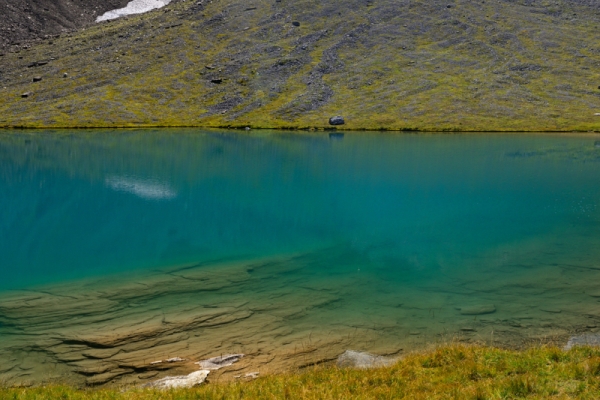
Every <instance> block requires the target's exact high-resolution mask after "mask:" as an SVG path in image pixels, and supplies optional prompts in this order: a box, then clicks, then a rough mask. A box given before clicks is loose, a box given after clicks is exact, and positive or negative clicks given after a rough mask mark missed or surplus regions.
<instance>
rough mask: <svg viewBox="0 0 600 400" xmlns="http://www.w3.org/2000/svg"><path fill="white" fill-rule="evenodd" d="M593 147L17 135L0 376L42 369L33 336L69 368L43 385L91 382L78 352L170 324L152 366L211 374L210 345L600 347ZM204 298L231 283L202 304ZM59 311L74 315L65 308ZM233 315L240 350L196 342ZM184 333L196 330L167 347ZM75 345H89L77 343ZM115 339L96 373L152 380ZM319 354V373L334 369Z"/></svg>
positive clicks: (5, 137)
mask: <svg viewBox="0 0 600 400" xmlns="http://www.w3.org/2000/svg"><path fill="white" fill-rule="evenodd" d="M597 140H598V138H597V137H594V136H572V137H569V136H552V135H532V134H529V135H516V134H511V135H490V134H486V135H478V134H460V135H444V134H380V133H345V134H340V133H336V134H329V133H299V134H290V133H283V132H271V131H266V132H263V131H261V132H251V133H249V134H246V133H239V132H230V131H202V130H144V131H108V130H107V131H93V132H88V131H48V132H46V131H45V132H33V133H30V132H25V133H23V132H11V131H9V132H4V133H2V134H0V205H1V207H0V273H1V275H2V279H0V292H1V293H3V295H4V296H5V297H4V299H5V300H0V336H2V337H4V338H5V339H9V340H0V341H3V342H4V343H8V342H10V343H11V346H10V349H5V350H4V353H2V349H0V357H6V359H8V358H11V359H13V358H17V359H24V358H23V357H21V356H20V355H19V354H22V353H20V352H24V351H26V350H25V349H26V348H27V349H29V350H27V351H29V352H28V353H27V354H31V353H30V349H31V343H30V342H28V341H27V340H25V339H23V335H22V333H23V332H29V333H30V334H31V335H32V336H33V337H35V340H37V342H36V345H37V346H38V347H41V348H45V350H44V351H42V352H41V353H40V354H42V353H43V358H44V357H45V358H44V362H45V363H46V364H50V363H54V364H55V365H56V364H61V366H60V367H56V366H55V367H53V368H58V369H57V370H56V371H57V372H56V371H55V372H56V374H55V375H52V374H49V373H47V376H53V377H54V378H53V379H59V378H61V379H62V378H65V377H66V376H69V374H73V373H75V374H76V373H77V371H79V372H81V368H84V367H82V365H81V363H84V364H85V368H88V367H90V366H89V365H88V364H89V363H93V362H96V363H97V362H98V361H97V360H98V359H99V358H97V357H96V358H95V357H88V356H81V354H84V353H85V351H86V350H85V346H88V347H90V346H91V348H94V346H96V347H97V345H98V342H93V340H100V339H98V338H99V337H100V336H102V332H105V333H106V335H109V336H110V335H111V334H113V335H114V333H110V332H116V331H115V329H117V328H118V329H117V330H118V331H119V332H121V331H122V332H123V335H125V336H127V335H129V336H127V337H132V335H133V334H131V333H129V334H128V333H127V332H128V330H129V331H132V330H135V329H137V328H134V326H137V325H136V324H138V323H140V324H141V323H142V322H140V321H151V320H152V321H153V318H158V316H159V315H160V316H161V317H160V318H162V319H160V321H162V322H160V323H159V322H156V324H158V325H152V323H150V322H148V324H150V325H148V326H152V327H153V328H152V327H150V328H147V329H149V330H150V331H151V332H154V333H153V334H152V335H149V336H148V337H153V338H156V337H157V336H160V337H169V338H171V339H172V340H170V341H169V340H167V342H168V343H163V342H164V341H163V342H160V343H162V344H156V343H152V344H148V346H147V349H150V348H153V349H154V351H156V349H157V348H160V346H162V345H164V346H167V347H165V350H164V352H165V353H164V354H165V356H168V355H173V352H177V353H178V354H182V352H185V351H187V352H188V353H187V356H189V357H194V356H198V357H199V356H200V355H209V354H211V351H213V349H214V346H217V345H216V344H214V343H213V344H211V345H210V346H209V345H208V344H207V343H206V342H205V343H204V344H202V343H201V342H197V343H196V342H194V339H193V338H194V337H200V336H202V337H203V338H204V339H206V340H207V341H210V340H208V339H207V338H211V337H212V336H210V335H211V334H212V335H213V336H215V335H216V336H215V338H216V337H217V336H219V337H220V338H221V339H220V341H219V345H218V346H221V347H220V350H219V351H233V350H235V348H236V346H237V347H238V348H239V349H241V350H244V351H246V352H251V351H255V354H258V355H256V356H255V359H256V360H259V359H260V357H262V356H265V354H267V353H268V354H271V355H273V357H272V359H271V361H268V362H267V361H264V362H263V361H261V362H262V363H263V364H261V365H265V366H266V365H270V364H269V363H272V364H273V365H275V364H276V363H277V362H280V361H281V360H284V359H286V358H285V354H291V353H293V352H292V350H291V349H292V348H294V351H296V349H297V346H299V345H306V343H307V340H309V339H307V338H310V342H311V343H312V342H313V341H315V343H316V342H318V341H319V340H321V342H320V346H326V345H327V346H329V347H330V348H335V351H337V350H340V349H342V348H357V347H360V349H362V350H371V351H377V350H379V352H388V353H397V352H399V351H407V350H409V349H411V348H414V347H415V346H417V347H418V346H419V345H424V344H425V343H428V342H432V341H435V340H440V339H441V338H446V339H448V338H455V337H458V338H460V340H467V341H484V342H490V341H496V342H497V343H503V344H508V345H515V346H516V345H520V344H522V343H525V342H526V341H528V340H529V341H531V340H537V339H539V338H543V337H549V336H556V335H564V334H568V333H571V332H575V331H589V330H591V331H594V330H595V329H596V325H597V323H600V309H599V307H598V301H597V299H598V298H600V280H598V278H600V261H599V260H600V246H598V245H597V244H598V242H599V239H600V210H599V209H598V204H599V202H600V185H599V182H600V148H599V147H598V146H596V145H595V142H596V141H597ZM174 277H175V278H174ZM172 279H176V280H172ZM211 279H212V280H211ZM152 282H154V283H152ZM156 282H160V283H158V284H156ZM189 282H192V283H193V284H191V283H189ZM207 282H219V283H218V284H216V283H215V285H216V286H211V287H210V288H208V289H207V287H208V286H206V285H208V283H207ZM211 284H212V283H211ZM132 285H138V286H135V288H138V289H135V288H133V289H132V287H133V286H132ZM190 285H191V286H190ZM203 285H204V286H203ZM142 287H144V289H143V290H142V289H140V288H142ZM83 288H85V290H84V289H83ZM148 288H152V289H148ZM136 290H139V291H137V292H136ZM32 294H35V296H34V297H31V296H33V295H32ZM67 294H69V295H70V296H71V297H72V299H71V300H64V298H63V297H60V296H65V295H67ZM0 296H2V294H0ZM48 296H51V297H48ZM59 298H61V299H63V300H60V301H59V300H58V299H59ZM104 302H107V303H106V304H105V303H104ZM24 304H25V305H26V306H27V307H25V309H26V311H23V310H24ZM103 304H105V305H103ZM192 304H193V307H192V306H191V305H192ZM86 307H88V309H86ZM194 307H201V310H200V309H197V308H194ZM219 307H221V308H223V310H224V311H223V313H222V315H234V314H235V315H238V317H239V318H238V317H235V318H231V319H230V320H227V321H226V322H225V323H223V324H220V325H219V324H218V325H219V326H221V325H222V328H223V329H227V332H228V334H229V335H232V336H227V335H225V334H224V332H225V331H218V332H217V331H210V332H209V331H205V330H206V329H208V327H207V326H204V325H202V326H200V325H197V324H196V325H194V324H193V323H188V322H189V321H191V320H194V321H195V320H196V319H194V318H196V317H197V315H200V314H202V313H203V312H205V311H206V310H214V309H215V308H219ZM224 307H225V308H224ZM226 307H229V308H226ZM52 310H53V311H52ZM186 313H187V314H186ZM179 314H181V321H188V322H181V321H180V322H181V323H182V324H184V325H185V324H187V325H185V326H186V327H187V328H182V329H180V331H179V332H177V333H173V332H170V331H169V332H170V333H169V332H167V333H165V331H162V330H160V329H159V328H157V327H158V326H159V325H160V326H163V327H164V325H165V324H166V322H165V321H167V320H169V318H170V316H172V317H173V318H174V319H177V318H176V315H179ZM219 315H221V314H219ZM92 316H93V317H92ZM82 318H83V319H82ZM85 318H88V319H87V320H86V319H85ZM136 318H137V319H136ZM219 318H222V317H219ZM265 318H267V319H268V321H267V320H265ZM138 320H139V321H138ZM158 320H159V319H157V321H158ZM65 321H67V322H65ZM69 321H70V322H69ZM82 321H85V322H82ZM111 321H112V322H111ZM116 321H118V323H117V322H116ZM128 321H130V322H128ZM131 321H137V322H131ZM178 321H179V320H178ZM111 323H112V324H113V325H111ZM178 323H179V322H178ZM143 324H146V322H143ZM161 324H162V325H161ZM190 324H191V325H190ZM228 324H229V325H228ZM117 325H118V327H117ZM144 326H146V325H144ZM211 326H212V325H211ZM266 326H269V327H270V328H268V329H267V328H265V327H266ZM86 329H87V331H86ZM144 329H146V328H144ZM152 329H154V331H153V330H152ZM161 329H162V328H161ZM210 329H213V330H214V329H215V328H210ZM219 329H221V328H219ZM181 330H183V331H184V332H186V334H185V335H184V336H181V335H180V334H181ZM158 331H160V332H158ZM48 332H52V334H48ZM86 332H87V333H86ZM157 332H158V333H157ZM211 332H212V333H211ZM231 332H236V334H235V335H233V334H231ZM86 334H88V336H89V335H91V336H89V337H88V336H85V335H86ZM74 335H75V336H77V337H78V338H81V337H86V338H87V339H85V340H84V341H83V342H81V343H76V344H73V337H74ZM98 335H100V336H98ZM177 335H179V336H177ZM223 335H225V336H223ZM92 336H93V340H92V339H90V338H91V337H92ZM133 336H135V335H133ZM102 337H103V338H104V339H102V340H105V339H106V337H108V336H106V337H104V336H102ZM223 337H225V339H223ZM175 338H177V339H176V340H175ZM113 339H114V338H113ZM30 340H34V339H30ZM40 340H42V342H40ZM46 340H47V341H46ZM78 340H79V339H78ZM86 340H87V342H86ZM106 340H108V339H106ZM119 340H120V339H119ZM119 340H116V339H115V340H113V341H112V342H111V341H108V342H106V341H105V342H102V343H103V344H102V346H101V347H104V348H115V349H118V350H119V355H113V356H110V357H105V358H102V360H103V363H104V364H103V365H105V364H106V365H109V364H110V363H109V361H110V359H111V357H124V355H131V357H130V358H129V359H128V360H129V361H128V362H132V363H133V362H134V361H132V360H135V362H138V363H141V364H144V363H145V361H147V360H145V359H144V362H142V361H140V360H141V359H143V358H144V357H146V355H143V356H142V355H140V354H141V353H139V352H140V351H142V350H143V349H142V350H140V348H139V347H138V348H134V347H135V346H133V345H132V344H131V343H130V342H127V341H123V340H121V341H119ZM136 340H137V339H136ZM144 340H145V339H144ZM215 340H217V339H215ZM90 341H91V342H90ZM139 341H141V339H140V340H137V342H139ZM92 342H93V343H92ZM137 342H136V343H137ZM261 342H265V344H263V345H262V347H261V349H262V350H261V351H262V353H261V352H260V351H258V350H257V347H256V346H258V344H257V343H261ZM69 343H71V344H69ZM90 343H92V344H90ZM94 343H95V344H94ZM175 343H178V345H179V347H177V346H178V345H176V344H175ZM190 343H193V346H192V345H190ZM215 343H216V342H215ZM267 343H268V344H267ZM183 344H185V345H183ZM28 346H29V347H28ZM65 346H66V347H65ZM68 346H75V347H72V348H71V347H68ZM77 346H83V347H81V348H80V347H77ZM119 346H121V347H119ZM123 346H124V347H123ZM127 346H130V347H127ZM131 346H133V347H131ZM157 346H158V347H157ZM169 346H171V347H169ZM173 346H175V347H173ZM181 346H183V347H181ZM211 346H213V347H211ZM253 346H255V347H253ZM336 346H337V347H336ZM0 347H2V346H1V345H0ZM259 347H260V346H259ZM49 348H51V349H53V350H52V351H48V349H49ZM250 348H252V349H254V350H249V349H250ZM266 348H268V349H269V350H264V349H266ZM185 349H187V350H185ZM239 349H238V350H239ZM88 350H89V349H88ZM257 351H258V352H257ZM332 351H333V350H332ZM335 351H333V353H335ZM77 352H79V353H77ZM82 352H83V353H82ZM136 352H138V353H139V354H138V353H136ZM286 352H287V353H286ZM67 353H68V354H69V356H68V357H66V358H65V356H64V354H67ZM75 353H77V354H80V355H79V356H72V354H75ZM317 353H318V352H315V353H314V357H313V358H312V359H309V360H308V361H311V360H312V361H318V360H319V357H321V359H322V358H326V356H325V355H323V354H320V355H318V356H317V355H316V354H317ZM333 353H331V354H329V353H328V354H327V357H330V358H331V357H334V356H335V354H333ZM3 354H4V356H3ZM134 354H137V355H135V356H134ZM293 354H296V353H293ZM40 357H42V356H40V355H37V356H35V357H33V358H32V359H31V360H30V361H27V362H25V361H23V362H22V363H21V364H19V365H20V366H18V363H17V362H16V361H15V363H14V365H12V367H11V368H8V367H6V368H4V369H0V374H2V373H4V377H5V379H8V380H9V381H11V382H12V381H14V382H20V381H21V380H27V379H29V380H32V381H36V379H37V378H36V377H35V376H34V375H35V374H34V373H32V372H31V371H37V369H38V368H39V365H38V364H39V362H40V361H39V360H40V359H41V358H40ZM61 357H62V358H61ZM136 357H137V358H136ZM265 357H266V356H265ZM303 357H306V356H303ZM267 358H268V357H267ZM309 358H310V357H309ZM288 359H290V360H294V361H293V362H292V361H290V362H289V363H288V364H289V365H288V364H285V362H283V361H281V363H280V364H277V365H278V366H277V368H279V367H282V366H284V367H290V366H297V365H298V363H302V362H301V361H298V360H299V358H297V357H296V358H294V357H291V358H288ZM35 360H38V361H35ZM90 360H92V361H90ZM93 360H96V361H93ZM278 360H279V361H278ZM249 362H251V361H249ZM303 362H307V360H306V358H305V359H304V361H303ZM28 363H29V364H28ZM107 363H108V364H107ZM117 364H118V367H116V366H115V367H114V368H118V371H119V374H116V375H115V372H114V371H116V370H114V371H113V370H110V369H108V370H106V371H108V372H106V371H103V372H99V373H98V374H96V375H102V374H109V375H110V373H111V371H112V375H115V376H114V379H117V378H119V379H121V378H122V377H129V378H131V377H132V376H133V375H132V374H134V373H138V372H139V371H140V369H139V365H137V367H136V368H137V369H136V368H134V367H133V366H131V365H130V366H129V367H127V366H124V365H125V364H123V361H122V360H121V361H120V364H119V362H117V361H114V365H117ZM141 364H140V365H141ZM95 365H96V364H94V366H95ZM110 365H113V364H110ZM127 365H129V364H127ZM78 368H79V369H78ZM94 368H96V367H94ZM127 368H130V369H127ZM249 368H250V367H249ZM264 368H266V367H264ZM3 371H4V372H3ZM28 371H29V372H28ZM74 371H75V372H74ZM132 371H133V372H132ZM48 374H49V375H48ZM80 375H82V378H81V379H90V378H89V376H90V375H92V377H94V376H96V375H94V374H91V373H88V374H83V373H81V374H80ZM112 375H110V376H112ZM103 376H104V375H103ZM131 379H133V378H131ZM135 379H146V378H139V377H137V378H135ZM135 379H134V380H135ZM98 380H99V381H101V382H99V383H103V382H104V381H103V378H102V379H100V378H98ZM112 380H113V378H109V379H106V382H110V381H112ZM88 383H90V382H88ZM91 383H95V382H91Z"/></svg>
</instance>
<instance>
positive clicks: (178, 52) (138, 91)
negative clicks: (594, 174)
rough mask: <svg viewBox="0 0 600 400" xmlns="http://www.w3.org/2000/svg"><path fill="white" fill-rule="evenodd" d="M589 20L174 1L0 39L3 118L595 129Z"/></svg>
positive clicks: (537, 9)
mask: <svg viewBox="0 0 600 400" xmlns="http://www.w3.org/2000/svg"><path fill="white" fill-rule="evenodd" d="M599 18H600V6H598V5H597V4H596V3H594V2H590V1H584V0H577V1H572V0H569V1H567V0H556V1H553V2H547V1H545V0H544V1H542V0H529V1H514V0H500V1H494V2H473V1H471V0H456V1H452V2H450V3H448V2H447V1H445V0H444V1H442V0H411V1H397V0H368V1H365V0H344V1H340V0H333V1H328V2H325V3H323V2H319V1H316V0H298V1H290V0H277V1H274V0H251V1H240V0H233V1H228V2H226V1H223V0H212V1H208V0H200V1H197V0H194V1H192V0H184V1H175V2H172V3H171V4H170V5H168V6H166V7H164V8H162V9H160V10H156V11H153V12H149V13H147V14H142V15H136V16H130V17H125V18H121V19H117V20H113V21H110V22H103V23H100V24H97V25H94V26H91V27H89V28H87V29H85V30H80V31H78V32H74V33H67V34H63V35H61V36H60V37H59V38H55V37H53V38H51V40H50V39H49V40H42V41H39V42H36V43H32V44H31V46H29V45H28V46H25V47H23V46H21V47H18V48H12V49H9V50H8V51H7V52H5V54H4V55H3V56H1V57H0V66H1V68H0V95H1V96H2V99H3V101H2V102H0V127H29V128H40V127H55V128H65V127H133V126H136V127H148V126H157V127H167V126H202V127H230V128H244V127H246V126H249V127H252V128H289V129H302V128H315V129H324V128H327V127H329V125H328V120H329V118H330V117H332V116H334V115H341V116H343V117H344V119H345V121H346V125H344V128H347V129H356V130H378V129H386V130H432V131H598V130H600V116H598V115H595V114H597V113H600V89H599V87H600V73H599V72H598V71H599V69H598V66H600V47H599V46H598V30H597V21H598V19H599ZM34 77H39V78H41V80H39V81H37V82H33V78H34ZM25 93H27V96H26V97H23V95H24V94H25Z"/></svg>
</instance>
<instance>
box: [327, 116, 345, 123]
mask: <svg viewBox="0 0 600 400" xmlns="http://www.w3.org/2000/svg"><path fill="white" fill-rule="evenodd" d="M345 123H346V121H344V118H343V117H340V116H339V115H337V116H335V117H331V118H329V125H344V124H345Z"/></svg>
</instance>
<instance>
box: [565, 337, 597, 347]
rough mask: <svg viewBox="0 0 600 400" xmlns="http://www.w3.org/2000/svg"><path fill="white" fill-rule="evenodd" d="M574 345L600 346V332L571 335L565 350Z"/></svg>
mask: <svg viewBox="0 0 600 400" xmlns="http://www.w3.org/2000/svg"><path fill="white" fill-rule="evenodd" d="M575 346H600V334H598V333H586V334H584V335H577V336H571V338H570V339H569V341H568V342H567V344H566V345H565V347H564V349H565V350H570V349H572V348H573V347H575Z"/></svg>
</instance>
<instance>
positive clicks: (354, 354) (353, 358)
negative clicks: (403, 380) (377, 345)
mask: <svg viewBox="0 0 600 400" xmlns="http://www.w3.org/2000/svg"><path fill="white" fill-rule="evenodd" d="M395 362H396V359H395V358H392V357H384V356H376V355H374V354H371V353H363V352H360V351H354V350H346V351H345V352H344V353H342V355H340V356H339V357H338V359H337V365H338V367H341V368H360V369H367V368H377V367H387V366H389V365H392V364H394V363H395Z"/></svg>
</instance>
